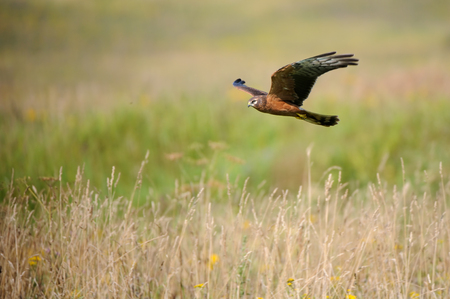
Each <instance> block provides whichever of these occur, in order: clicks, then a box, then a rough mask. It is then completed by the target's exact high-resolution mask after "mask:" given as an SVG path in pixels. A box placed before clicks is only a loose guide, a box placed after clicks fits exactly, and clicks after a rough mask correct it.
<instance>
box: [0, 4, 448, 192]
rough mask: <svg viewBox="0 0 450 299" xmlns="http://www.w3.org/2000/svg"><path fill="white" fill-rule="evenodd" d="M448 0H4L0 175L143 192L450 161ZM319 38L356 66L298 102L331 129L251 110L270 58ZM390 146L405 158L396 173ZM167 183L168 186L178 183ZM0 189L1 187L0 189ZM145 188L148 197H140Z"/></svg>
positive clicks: (416, 171) (416, 173)
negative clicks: (111, 180) (331, 118)
mask: <svg viewBox="0 0 450 299" xmlns="http://www.w3.org/2000/svg"><path fill="white" fill-rule="evenodd" d="M449 11H450V2H449V1H445V0H432V1H418V0H413V1H406V0H400V1H387V0H382V1H357V0H344V1H339V2H337V1H330V0H319V1H312V0H306V1H288V0H280V1H266V0H258V1H253V0H247V1H236V0H229V1H206V0H191V1H174V0H169V1H168V0H164V1H162V0H155V1H145V0H130V1H118V0H108V1H69V0H67V1H64V0H58V1H56V0H54V1H50V0H48V1H18V0H15V1H11V0H2V1H0V109H1V110H0V165H1V167H0V176H1V181H2V189H1V190H2V191H1V192H6V191H5V190H6V186H7V185H8V184H10V183H11V181H12V180H16V181H19V183H15V184H16V188H17V186H20V184H21V183H20V182H23V186H28V185H39V184H48V182H49V180H51V178H58V177H59V175H60V171H61V168H62V177H63V179H64V181H65V182H73V181H74V180H75V176H76V173H77V168H78V167H80V169H81V171H82V172H83V175H84V177H85V178H86V179H88V180H89V181H90V183H91V186H94V188H97V189H98V190H99V191H100V192H102V190H105V189H106V178H107V177H109V176H110V174H111V171H112V167H113V166H114V167H115V175H116V176H115V177H116V178H117V175H118V173H120V182H119V184H118V187H117V192H118V193H120V194H124V195H127V194H130V192H131V190H132V189H133V187H134V185H135V182H136V177H137V174H138V171H139V169H140V167H141V163H142V161H143V160H144V159H145V155H146V153H147V151H148V158H147V161H148V164H147V166H146V168H145V169H144V170H143V172H142V186H143V188H142V192H144V194H147V195H148V196H150V197H153V196H162V195H164V194H166V193H167V192H171V190H172V189H173V188H174V186H175V185H176V186H181V188H186V189H193V188H195V186H196V184H198V183H199V182H202V183H208V184H210V185H213V186H217V188H219V189H220V188H224V186H226V181H227V175H228V180H229V181H240V182H242V181H244V180H245V179H246V178H247V177H249V178H250V179H249V183H248V184H249V186H250V187H252V188H273V187H280V188H288V189H289V188H292V189H297V188H298V186H299V185H301V184H303V183H304V182H305V180H306V176H307V175H306V174H307V168H308V167H307V166H308V165H307V159H308V158H307V150H308V148H309V149H311V162H312V176H313V181H314V182H317V183H318V184H320V183H321V182H322V183H323V180H324V177H326V176H325V174H326V173H328V172H333V173H337V172H338V171H341V173H342V178H343V181H346V182H349V183H350V184H351V185H355V186H358V185H360V184H365V183H367V182H371V181H376V180H377V173H379V174H380V176H381V177H382V178H384V179H385V180H389V181H391V182H393V183H395V182H400V181H401V180H402V179H403V177H404V174H403V173H405V175H406V176H408V178H410V179H412V180H414V179H419V177H420V178H422V176H421V175H422V174H423V173H424V172H427V173H429V175H431V176H432V175H435V176H437V175H438V171H437V170H438V169H439V163H440V162H442V165H443V167H444V170H445V169H447V170H448V167H449V163H450V126H449V121H450V114H449V111H450V74H449V69H450V61H449V60H450V59H449V58H450V18H449V17H448V12H449ZM328 51H338V53H354V54H355V56H356V57H357V58H359V59H360V65H359V66H357V67H351V68H347V69H343V70H338V71H334V72H331V73H328V74H326V75H324V76H323V77H321V78H320V80H319V81H318V83H317V84H316V86H315V88H314V89H313V92H312V93H311V95H310V98H309V99H308V100H307V101H306V102H305V108H306V109H309V110H312V111H315V112H318V113H323V114H337V115H339V117H340V119H341V122H340V124H339V125H338V126H336V127H332V128H324V127H318V126H314V125H311V124H308V123H306V122H301V121H298V120H295V119H293V118H292V119H289V118H282V117H275V116H269V115H265V114H261V113H258V112H257V111H255V110H253V109H247V105H246V101H247V100H248V98H249V96H248V95H247V94H245V93H243V92H240V91H238V90H234V89H233V88H232V82H233V81H234V80H235V79H236V78H242V79H244V80H246V81H247V84H248V85H250V86H253V87H256V88H260V89H263V90H268V89H269V88H270V75H271V74H272V73H273V72H274V71H275V70H277V69H278V68H279V67H281V66H283V65H285V64H288V63H291V62H293V61H297V60H301V59H303V58H307V57H310V56H314V55H317V54H321V53H324V52H328ZM401 159H403V161H404V167H403V168H404V172H403V171H402V166H401ZM177 188H178V187H177ZM2 198H3V197H2ZM143 198H146V197H143Z"/></svg>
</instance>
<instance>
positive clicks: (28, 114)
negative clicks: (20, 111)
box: [25, 108, 36, 123]
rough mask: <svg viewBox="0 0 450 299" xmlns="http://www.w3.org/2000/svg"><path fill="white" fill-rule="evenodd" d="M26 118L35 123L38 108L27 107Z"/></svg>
mask: <svg viewBox="0 0 450 299" xmlns="http://www.w3.org/2000/svg"><path fill="white" fill-rule="evenodd" d="M25 119H26V120H27V121H28V122H30V123H33V122H34V121H35V120H36V110H34V109H33V108H29V109H27V111H26V112H25Z"/></svg>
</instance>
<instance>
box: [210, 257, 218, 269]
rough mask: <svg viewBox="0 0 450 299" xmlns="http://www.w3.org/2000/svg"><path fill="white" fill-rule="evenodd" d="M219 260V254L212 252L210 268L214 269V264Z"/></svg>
mask: <svg viewBox="0 0 450 299" xmlns="http://www.w3.org/2000/svg"><path fill="white" fill-rule="evenodd" d="M218 261H219V256H218V255H217V254H211V256H210V257H209V268H210V269H211V270H212V269H214V265H215V264H216V263H217V262H218Z"/></svg>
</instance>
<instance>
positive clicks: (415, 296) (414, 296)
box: [409, 292, 420, 298]
mask: <svg viewBox="0 0 450 299" xmlns="http://www.w3.org/2000/svg"><path fill="white" fill-rule="evenodd" d="M419 297H420V294H419V293H416V292H410V293H409V298H419Z"/></svg>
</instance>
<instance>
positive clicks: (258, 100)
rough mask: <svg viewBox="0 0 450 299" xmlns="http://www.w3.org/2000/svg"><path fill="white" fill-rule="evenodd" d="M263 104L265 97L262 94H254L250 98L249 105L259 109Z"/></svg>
mask: <svg viewBox="0 0 450 299" xmlns="http://www.w3.org/2000/svg"><path fill="white" fill-rule="evenodd" d="M262 105H263V99H262V97H261V96H254V97H252V98H251V99H250V100H248V103H247V107H253V108H255V109H259V108H260V107H262Z"/></svg>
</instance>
